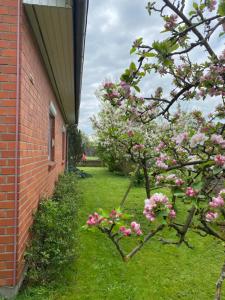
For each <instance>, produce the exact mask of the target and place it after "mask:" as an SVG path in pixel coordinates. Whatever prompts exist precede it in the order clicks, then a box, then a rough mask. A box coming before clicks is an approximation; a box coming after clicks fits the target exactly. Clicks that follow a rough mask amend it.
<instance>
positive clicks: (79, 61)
mask: <svg viewBox="0 0 225 300" xmlns="http://www.w3.org/2000/svg"><path fill="white" fill-rule="evenodd" d="M88 6H89V0H74V1H73V7H72V9H73V36H74V89H75V91H74V94H75V124H78V121H79V110H80V98H81V87H82V74H83V62H84V50H85V38H86V29H87V16H88Z"/></svg>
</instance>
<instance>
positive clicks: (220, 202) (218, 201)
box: [209, 196, 225, 208]
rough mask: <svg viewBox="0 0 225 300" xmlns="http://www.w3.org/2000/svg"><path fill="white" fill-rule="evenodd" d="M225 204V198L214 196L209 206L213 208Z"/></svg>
mask: <svg viewBox="0 0 225 300" xmlns="http://www.w3.org/2000/svg"><path fill="white" fill-rule="evenodd" d="M224 204H225V202H224V200H223V198H222V197H221V196H218V197H213V198H212V201H211V202H209V206H210V207H213V208H217V207H223V206H224Z"/></svg>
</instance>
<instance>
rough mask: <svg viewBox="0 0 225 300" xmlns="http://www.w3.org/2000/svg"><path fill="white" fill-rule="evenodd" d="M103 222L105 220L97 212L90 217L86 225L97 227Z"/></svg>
mask: <svg viewBox="0 0 225 300" xmlns="http://www.w3.org/2000/svg"><path fill="white" fill-rule="evenodd" d="M103 220H104V218H102V217H100V216H99V214H98V213H96V212H95V213H93V214H92V215H90V216H89V217H88V220H87V222H86V224H87V225H88V226H96V225H98V224H100V223H101V222H102V221H103Z"/></svg>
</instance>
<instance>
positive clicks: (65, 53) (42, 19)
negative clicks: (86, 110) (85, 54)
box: [23, 0, 75, 123]
mask: <svg viewBox="0 0 225 300" xmlns="http://www.w3.org/2000/svg"><path fill="white" fill-rule="evenodd" d="M23 3H24V5H25V9H26V13H27V15H28V18H29V20H30V24H31V26H32V28H33V31H34V34H35V36H36V40H37V42H38V44H39V48H40V51H41V53H42V56H43V59H44V62H45V65H46V68H47V71H48V74H49V78H50V80H51V83H52V86H53V88H54V91H55V94H56V96H57V99H58V102H59V104H60V106H61V109H62V111H63V112H64V116H65V117H66V119H67V121H68V122H69V123H74V122H75V93H74V52H73V49H74V44H73V43H74V38H73V16H72V14H73V12H72V8H71V1H68V0H67V1H66V0H23Z"/></svg>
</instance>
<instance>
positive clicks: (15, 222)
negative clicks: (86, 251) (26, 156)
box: [13, 0, 21, 286]
mask: <svg viewBox="0 0 225 300" xmlns="http://www.w3.org/2000/svg"><path fill="white" fill-rule="evenodd" d="M20 15H21V0H18V1H17V38H16V44H17V47H16V75H17V76H16V146H15V198H14V241H13V243H14V249H13V285H14V286H15V285H16V283H17V227H18V192H19V190H18V182H19V109H20V103H19V101H20V43H21V34H20Z"/></svg>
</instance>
